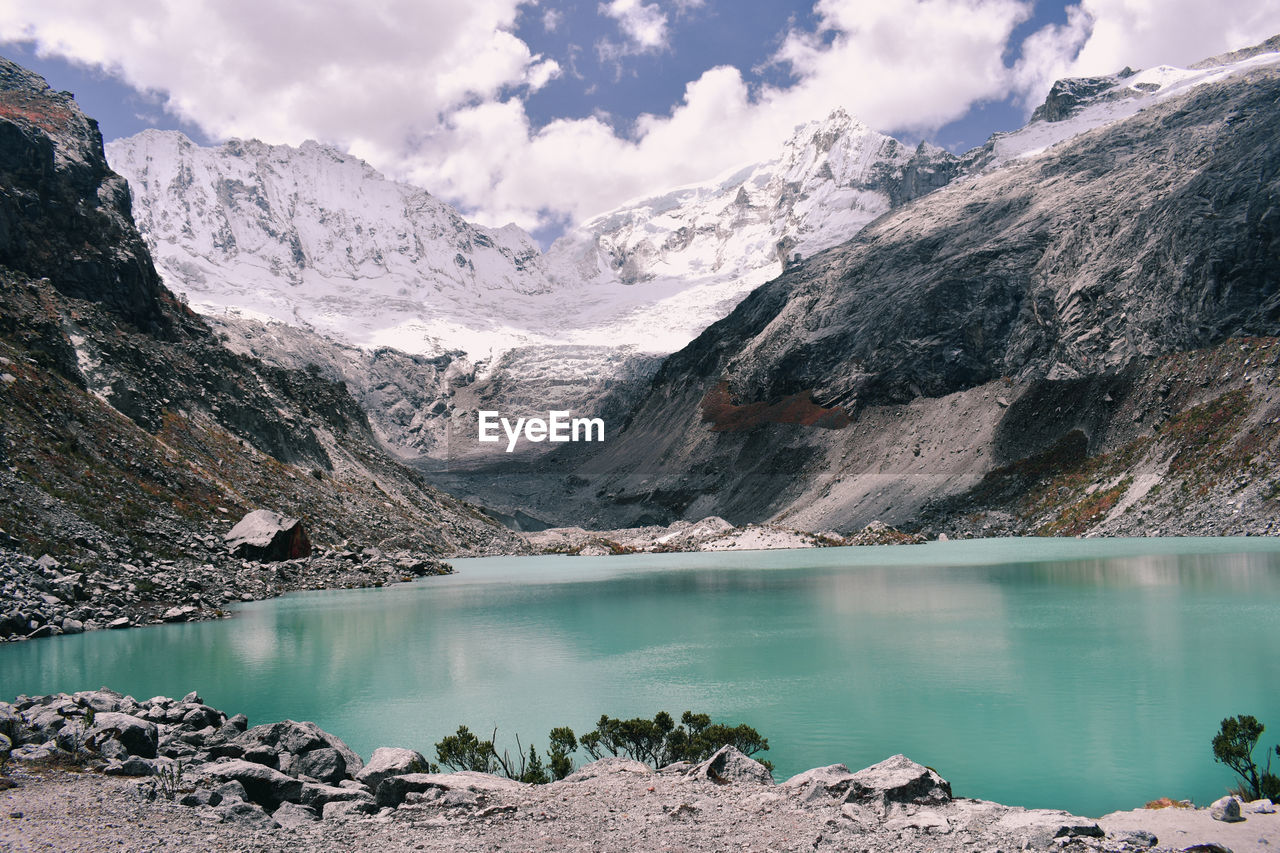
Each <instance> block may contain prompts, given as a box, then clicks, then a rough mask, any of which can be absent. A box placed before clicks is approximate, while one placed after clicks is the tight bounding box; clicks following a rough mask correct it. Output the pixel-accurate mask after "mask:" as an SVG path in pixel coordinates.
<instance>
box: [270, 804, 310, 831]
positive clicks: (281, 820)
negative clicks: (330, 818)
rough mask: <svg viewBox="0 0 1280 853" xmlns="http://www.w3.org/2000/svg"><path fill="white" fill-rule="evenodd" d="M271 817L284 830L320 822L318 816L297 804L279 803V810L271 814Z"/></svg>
mask: <svg viewBox="0 0 1280 853" xmlns="http://www.w3.org/2000/svg"><path fill="white" fill-rule="evenodd" d="M271 817H272V819H273V820H275V822H276V823H278V824H280V826H282V827H284V828H285V829H289V828H290V827H294V826H302V825H303V824H307V823H315V822H316V821H318V820H320V815H318V814H316V813H315V812H314V811H312V810H311V809H309V808H307V807H306V806H300V805H298V804H297V803H281V804H280V808H278V809H276V810H275V811H274V812H272V813H271Z"/></svg>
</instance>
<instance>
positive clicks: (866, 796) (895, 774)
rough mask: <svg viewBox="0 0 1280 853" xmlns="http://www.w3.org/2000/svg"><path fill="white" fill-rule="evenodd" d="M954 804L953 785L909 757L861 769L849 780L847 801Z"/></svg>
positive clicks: (884, 804)
mask: <svg viewBox="0 0 1280 853" xmlns="http://www.w3.org/2000/svg"><path fill="white" fill-rule="evenodd" d="M950 801H951V784H950V783H949V782H947V780H945V779H943V778H942V777H941V776H939V775H938V774H937V773H935V772H934V771H932V770H930V769H929V768H928V767H925V766H924V765H922V764H916V763H915V762H914V761H912V760H911V759H910V758H907V757H906V756H905V755H895V756H893V757H892V758H886V759H885V760H884V761H881V762H880V763H879V764H873V765H872V766H870V767H868V768H866V769H864V770H859V771H858V772H857V773H854V774H853V778H852V779H850V780H849V793H848V795H847V796H846V797H845V802H849V803H858V802H872V803H877V804H880V805H883V806H886V807H887V806H888V805H889V804H890V803H916V804H917V805H931V806H936V805H941V804H943V803H947V802H950Z"/></svg>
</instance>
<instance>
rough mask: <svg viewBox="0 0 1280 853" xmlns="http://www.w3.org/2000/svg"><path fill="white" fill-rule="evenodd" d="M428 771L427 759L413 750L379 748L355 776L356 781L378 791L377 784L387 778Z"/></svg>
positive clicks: (394, 747)
mask: <svg viewBox="0 0 1280 853" xmlns="http://www.w3.org/2000/svg"><path fill="white" fill-rule="evenodd" d="M428 769H429V766H428V763H427V759H426V758H425V757H424V756H423V755H422V753H421V752H418V751H417V750H414V749H404V748H402V747H396V746H380V747H378V748H377V749H375V750H374V751H373V755H371V756H370V757H369V763H368V764H366V765H365V766H364V769H363V770H361V771H360V772H359V773H357V774H356V781H357V782H360V783H362V784H364V785H367V786H368V787H369V790H371V791H376V790H378V784H379V783H381V782H382V780H383V779H386V778H387V777H388V776H403V775H405V774H406V773H425V772H427V770H428Z"/></svg>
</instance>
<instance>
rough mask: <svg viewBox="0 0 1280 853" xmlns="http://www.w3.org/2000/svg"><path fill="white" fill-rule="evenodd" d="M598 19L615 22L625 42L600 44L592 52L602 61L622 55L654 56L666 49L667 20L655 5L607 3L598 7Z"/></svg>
mask: <svg viewBox="0 0 1280 853" xmlns="http://www.w3.org/2000/svg"><path fill="white" fill-rule="evenodd" d="M599 11H600V14H601V15H604V16H606V17H609V18H613V19H614V20H615V21H617V22H618V28H619V29H620V30H622V35H623V36H624V37H625V41H624V42H623V43H621V44H619V43H616V42H612V41H609V40H607V39H606V40H602V41H600V42H599V43H598V44H597V46H596V49H597V51H598V52H599V53H600V55H601V57H602V58H614V57H617V56H622V55H626V54H637V53H658V52H660V51H662V50H665V49H666V48H667V45H668V42H667V35H668V34H667V16H666V13H665V12H663V11H662V9H661V8H659V6H658V4H657V3H645V2H643V0H610V2H608V3H601V4H600V6H599Z"/></svg>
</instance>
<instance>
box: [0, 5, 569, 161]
mask: <svg viewBox="0 0 1280 853" xmlns="http://www.w3.org/2000/svg"><path fill="white" fill-rule="evenodd" d="M520 5H521V0H469V2H467V3H458V2H454V0H374V2H368V0H315V2H312V3H309V4H305V5H303V6H299V5H296V4H283V3H260V2H254V1H253V0H223V2H188V0H163V2H142V0H122V2H115V3H102V2H98V0H43V2H41V3H19V4H10V3H4V4H0V40H6V41H9V40H13V41H18V40H31V41H34V42H36V45H37V49H38V50H39V52H40V53H41V54H54V55H58V56H63V57H68V58H72V59H75V60H77V61H80V62H83V63H87V64H90V65H98V66H102V67H104V68H107V69H109V70H111V71H112V72H113V73H115V74H117V75H118V76H120V77H121V78H123V79H124V80H125V81H126V82H127V83H129V84H131V85H133V86H135V87H137V88H139V89H143V90H147V89H156V90H162V91H165V92H168V93H169V99H168V102H167V104H166V106H167V108H168V109H169V110H171V111H172V112H174V113H176V114H177V115H179V116H180V117H182V118H184V119H188V120H190V121H192V122H194V123H196V124H198V125H200V126H201V127H202V128H204V129H205V130H207V131H208V132H209V133H210V135H212V136H216V137H225V136H246V137H249V136H252V137H258V138H261V139H264V140H266V141H269V142H292V143H297V142H301V141H303V140H304V139H306V138H308V137H312V138H317V139H320V140H323V141H326V142H332V143H335V144H338V145H341V146H350V147H354V148H369V147H380V148H382V149H386V150H394V149H395V148H396V147H397V145H396V142H397V141H400V140H404V139H410V138H414V137H416V136H419V135H423V134H430V133H432V132H434V131H435V130H436V129H437V128H438V124H439V117H440V116H442V115H447V114H449V113H451V112H452V111H454V110H456V109H458V108H459V107H461V106H464V105H466V104H469V103H471V102H473V101H475V100H477V99H478V100H481V101H483V100H490V99H492V98H494V97H495V96H497V95H498V94H499V93H500V92H502V91H504V90H506V89H507V88H508V87H512V86H529V87H533V88H536V87H538V86H540V85H544V84H545V83H546V82H547V81H549V80H550V79H552V78H553V77H554V76H556V74H558V73H559V66H558V65H556V64H555V63H554V62H549V61H547V60H543V59H542V58H540V57H538V56H534V55H533V54H531V52H530V50H529V48H528V46H527V45H526V44H525V43H524V42H522V41H520V40H519V39H518V38H516V37H515V36H514V35H513V34H512V32H511V30H512V28H513V27H514V25H515V19H516V13H517V11H518V7H519V6H520ZM382 165H384V166H385V165H387V163H383V164H382Z"/></svg>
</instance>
